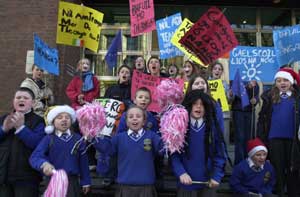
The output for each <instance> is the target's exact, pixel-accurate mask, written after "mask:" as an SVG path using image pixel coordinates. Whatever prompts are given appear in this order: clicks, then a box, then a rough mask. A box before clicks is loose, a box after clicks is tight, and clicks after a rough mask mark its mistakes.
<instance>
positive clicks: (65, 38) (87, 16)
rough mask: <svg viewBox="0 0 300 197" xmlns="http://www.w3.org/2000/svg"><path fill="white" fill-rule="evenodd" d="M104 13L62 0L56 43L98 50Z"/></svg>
mask: <svg viewBox="0 0 300 197" xmlns="http://www.w3.org/2000/svg"><path fill="white" fill-rule="evenodd" d="M102 21H103V13H101V12H99V11H97V10H94V9H92V8H88V7H85V6H82V5H76V4H73V3H67V2H63V1H60V2H59V9H58V21H57V34H56V43H58V44H66V45H71V46H82V47H86V48H88V49H90V50H92V51H94V52H95V53H97V52H98V47H99V39H100V30H101V26H102Z"/></svg>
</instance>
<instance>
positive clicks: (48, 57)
mask: <svg viewBox="0 0 300 197" xmlns="http://www.w3.org/2000/svg"><path fill="white" fill-rule="evenodd" d="M34 64H35V65H37V66H38V67H39V68H41V69H43V70H46V71H47V72H49V73H52V74H54V75H59V67H58V51H57V49H55V48H53V49H52V48H50V47H49V46H48V45H47V44H46V43H44V42H43V40H42V39H41V38H39V37H38V35H36V34H34Z"/></svg>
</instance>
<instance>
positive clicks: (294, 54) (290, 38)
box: [273, 25, 300, 66]
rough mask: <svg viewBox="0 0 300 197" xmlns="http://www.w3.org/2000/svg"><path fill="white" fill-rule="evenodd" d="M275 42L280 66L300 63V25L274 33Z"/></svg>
mask: <svg viewBox="0 0 300 197" xmlns="http://www.w3.org/2000/svg"><path fill="white" fill-rule="evenodd" d="M273 41H274V48H275V53H276V57H277V62H278V64H279V66H283V65H286V64H291V63H293V62H297V61H300V55H299V54H300V25H295V26H292V27H286V28H283V29H280V30H275V31H273Z"/></svg>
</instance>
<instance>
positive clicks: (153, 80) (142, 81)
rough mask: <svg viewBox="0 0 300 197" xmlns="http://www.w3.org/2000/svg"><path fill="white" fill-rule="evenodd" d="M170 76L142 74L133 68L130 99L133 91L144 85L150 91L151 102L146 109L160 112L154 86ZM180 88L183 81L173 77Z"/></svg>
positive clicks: (133, 97)
mask: <svg viewBox="0 0 300 197" xmlns="http://www.w3.org/2000/svg"><path fill="white" fill-rule="evenodd" d="M165 79H169V80H171V79H170V78H163V77H156V76H151V75H148V74H144V73H142V72H139V71H137V70H133V75H132V80H131V100H134V99H135V92H136V91H137V89H139V88H141V87H146V88H148V89H149V90H150V91H151V100H152V101H151V103H150V105H149V106H148V108H147V110H148V111H152V112H160V110H161V109H160V107H159V104H158V100H157V96H156V95H157V93H156V87H157V86H158V85H159V84H160V82H161V81H162V80H165ZM173 80H174V81H176V82H177V83H178V85H179V87H181V88H182V91H183V86H184V81H183V80H182V79H173Z"/></svg>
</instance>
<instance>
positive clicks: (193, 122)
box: [190, 117, 203, 128]
mask: <svg viewBox="0 0 300 197" xmlns="http://www.w3.org/2000/svg"><path fill="white" fill-rule="evenodd" d="M190 119H191V124H192V125H193V127H195V123H196V121H198V128H199V127H200V126H201V125H202V124H203V118H199V119H194V118H192V117H190Z"/></svg>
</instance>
